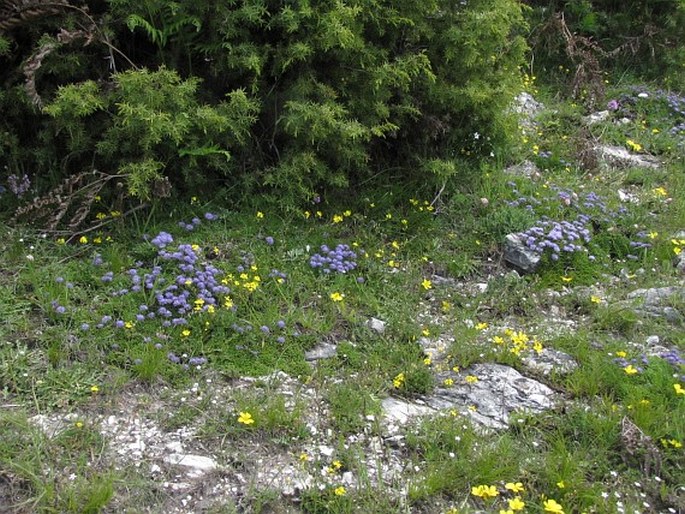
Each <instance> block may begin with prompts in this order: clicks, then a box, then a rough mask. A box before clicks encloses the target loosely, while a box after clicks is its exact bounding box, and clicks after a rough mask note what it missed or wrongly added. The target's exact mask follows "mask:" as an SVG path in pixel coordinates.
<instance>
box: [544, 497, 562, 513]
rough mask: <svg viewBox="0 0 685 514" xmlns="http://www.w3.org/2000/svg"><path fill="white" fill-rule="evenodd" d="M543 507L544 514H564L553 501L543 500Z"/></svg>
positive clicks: (559, 506)
mask: <svg viewBox="0 0 685 514" xmlns="http://www.w3.org/2000/svg"><path fill="white" fill-rule="evenodd" d="M543 506H544V507H545V512H551V513H552V514H564V509H563V508H562V507H561V505H559V504H558V503H557V502H556V501H555V500H553V499H551V498H550V499H549V500H545V503H544V504H543Z"/></svg>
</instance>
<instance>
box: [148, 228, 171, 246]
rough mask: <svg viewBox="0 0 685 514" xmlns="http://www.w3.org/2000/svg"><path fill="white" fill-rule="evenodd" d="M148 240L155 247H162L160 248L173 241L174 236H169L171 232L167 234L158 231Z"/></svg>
mask: <svg viewBox="0 0 685 514" xmlns="http://www.w3.org/2000/svg"><path fill="white" fill-rule="evenodd" d="M150 242H151V243H152V244H153V245H155V246H156V247H157V248H159V249H162V248H165V247H166V246H167V245H169V244H171V243H173V242H174V238H173V237H171V234H169V233H167V232H160V233H159V234H157V235H156V236H155V237H154V239H153V240H152V241H150Z"/></svg>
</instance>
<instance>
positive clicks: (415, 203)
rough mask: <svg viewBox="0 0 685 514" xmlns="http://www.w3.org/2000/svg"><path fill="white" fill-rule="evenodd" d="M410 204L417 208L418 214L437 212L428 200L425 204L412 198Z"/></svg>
mask: <svg viewBox="0 0 685 514" xmlns="http://www.w3.org/2000/svg"><path fill="white" fill-rule="evenodd" d="M409 203H410V204H412V206H414V207H416V210H417V211H418V212H424V211H426V212H433V211H434V210H435V207H433V206H432V205H431V204H430V202H429V201H428V200H424V201H423V202H421V201H419V200H417V199H416V198H410V199H409Z"/></svg>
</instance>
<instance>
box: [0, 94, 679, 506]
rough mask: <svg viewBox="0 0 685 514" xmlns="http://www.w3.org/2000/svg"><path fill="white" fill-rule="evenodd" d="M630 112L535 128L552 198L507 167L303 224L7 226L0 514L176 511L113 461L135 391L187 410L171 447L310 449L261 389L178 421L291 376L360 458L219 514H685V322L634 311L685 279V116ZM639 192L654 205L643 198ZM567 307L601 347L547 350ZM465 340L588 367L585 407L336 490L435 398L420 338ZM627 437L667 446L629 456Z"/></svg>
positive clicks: (143, 221)
mask: <svg viewBox="0 0 685 514" xmlns="http://www.w3.org/2000/svg"><path fill="white" fill-rule="evenodd" d="M614 93H615V97H614V100H612V101H615V103H610V106H609V110H610V115H609V117H608V118H607V119H606V120H605V121H603V122H601V123H599V124H596V125H592V126H590V127H588V128H581V127H582V122H581V118H582V115H583V114H586V113H584V112H583V111H582V110H581V108H580V107H579V106H577V105H572V104H559V105H555V106H554V108H551V107H550V108H548V110H547V112H545V113H543V114H542V116H541V117H540V121H539V123H538V124H537V125H536V126H535V127H534V128H532V129H531V128H530V127H529V128H526V129H523V132H522V136H521V145H520V148H519V157H520V158H521V159H523V158H528V159H531V160H532V161H534V162H535V163H536V164H537V165H538V167H539V169H540V170H541V172H540V175H539V176H536V177H532V178H526V177H521V176H516V175H508V174H506V173H504V172H503V171H502V169H501V166H498V165H496V164H495V163H493V165H492V167H491V168H490V169H487V170H485V171H484V172H483V173H482V175H480V176H478V177H477V178H476V177H475V176H474V175H475V173H466V171H465V172H464V176H463V180H462V182H461V185H460V186H455V187H453V188H451V190H450V189H448V190H446V191H445V192H443V193H442V194H440V195H437V196H436V192H435V191H426V190H423V189H422V188H421V187H420V186H416V187H415V188H414V187H413V186H409V185H406V186H404V187H400V186H396V185H388V184H391V183H392V182H393V181H392V177H380V178H379V179H378V182H377V183H374V184H369V188H368V190H367V191H365V192H363V193H361V194H360V195H358V196H356V197H355V198H347V199H341V198H325V197H324V198H316V199H315V201H313V202H312V203H311V204H309V205H306V206H303V208H302V209H301V212H299V213H292V212H289V213H287V214H284V213H280V212H277V211H274V210H273V209H272V208H270V209H267V208H265V207H264V206H262V205H260V204H259V202H258V201H257V200H255V203H254V204H253V206H252V208H249V209H241V210H233V209H231V208H230V207H229V206H226V205H219V204H215V203H211V202H210V201H206V202H205V200H204V199H202V198H190V199H187V200H185V201H179V202H178V203H176V204H173V206H172V208H171V209H170V210H169V209H167V210H166V212H165V215H162V214H160V213H159V211H157V212H156V211H155V210H154V209H153V210H152V211H151V212H148V213H145V214H142V213H141V212H137V213H134V214H133V215H132V217H129V218H127V219H125V220H124V219H119V218H117V213H116V212H112V211H111V210H110V209H108V207H107V206H106V205H102V206H101V211H102V213H101V214H100V215H99V217H100V218H102V219H108V220H112V221H113V222H112V223H110V224H109V225H107V226H106V227H105V228H103V229H102V230H101V231H93V232H89V233H87V234H82V235H78V236H77V237H74V238H72V239H69V240H65V239H56V238H52V237H42V236H41V235H40V234H39V233H35V232H31V231H29V230H26V229H22V228H11V227H9V226H3V227H2V236H1V238H2V239H1V240H0V247H1V248H2V269H3V271H2V272H1V273H0V299H1V301H0V319H2V324H1V325H0V344H1V346H0V392H1V395H2V396H1V402H2V406H3V408H2V410H1V411H0V433H2V434H3V436H2V439H1V440H0V505H2V506H3V508H6V509H7V511H9V512H100V511H102V512H108V511H112V512H114V511H117V512H124V511H126V512H158V511H159V512H161V511H163V508H162V507H160V505H164V504H165V503H164V502H165V501H166V500H165V499H164V498H162V495H161V493H159V492H155V491H158V489H155V486H154V480H155V479H151V478H150V476H149V475H148V474H146V473H143V472H142V471H141V469H138V468H135V467H129V466H120V465H118V464H117V463H116V462H115V461H114V460H112V458H111V457H110V453H108V447H109V445H110V444H111V442H109V441H108V440H107V439H106V438H105V437H103V436H102V435H101V433H100V431H99V430H98V427H97V425H96V424H95V423H94V422H92V421H91V419H90V418H89V415H88V413H91V414H92V415H93V416H94V415H95V414H103V413H105V414H106V413H107V412H108V409H112V408H113V406H115V405H117V404H118V403H119V402H120V400H121V398H122V397H124V396H126V395H130V394H137V393H140V394H143V395H153V396H154V395H158V396H157V397H158V398H161V399H162V400H160V401H163V399H164V398H167V399H170V400H169V404H168V405H167V408H166V409H163V412H162V413H161V414H158V415H159V416H160V420H161V422H162V424H163V426H164V427H165V428H167V429H169V430H171V429H175V428H178V427H183V426H186V425H189V424H192V423H195V422H197V421H198V420H202V423H201V424H202V429H201V431H200V433H199V435H197V437H198V438H199V439H200V440H201V441H203V442H204V444H205V446H206V447H210V448H211V447H212V445H217V446H220V445H223V444H225V443H226V441H235V442H238V443H240V442H244V443H245V444H248V443H249V442H255V441H256V442H258V443H260V444H263V445H265V446H268V445H274V446H275V447H278V448H281V449H283V448H298V445H302V444H304V443H305V442H306V440H307V438H308V437H309V436H310V434H309V432H308V431H307V428H306V425H307V421H308V419H307V416H308V415H309V414H308V413H307V410H306V408H305V407H304V405H303V404H300V403H298V402H297V401H296V402H295V403H294V404H288V403H286V402H285V401H284V399H283V398H280V397H278V396H274V395H272V394H270V392H269V389H268V386H264V387H263V388H261V389H260V387H259V386H257V387H255V389H254V390H249V391H238V392H236V393H235V395H233V396H232V397H231V399H230V402H229V401H228V399H227V404H226V406H224V407H217V406H216V405H213V404H211V403H210V402H209V401H208V400H205V401H198V402H196V403H193V404H192V405H191V404H184V403H175V402H174V401H173V398H174V394H175V393H174V391H181V390H184V389H187V388H188V387H190V386H191V385H192V384H193V383H196V382H201V381H204V380H206V379H212V380H216V381H220V382H224V383H226V384H230V383H231V381H232V380H235V379H238V378H240V377H245V376H252V377H258V376H264V375H267V374H269V373H271V372H274V371H276V370H280V371H283V372H285V373H287V374H288V375H289V376H291V377H294V378H296V379H297V380H298V381H299V382H300V383H302V384H308V385H310V386H311V387H313V388H314V389H315V390H316V391H317V394H318V395H320V398H321V400H322V401H323V402H324V403H325V404H326V405H327V406H328V410H329V413H328V416H329V425H330V428H331V430H332V434H334V435H333V438H334V439H336V438H337V439H338V442H339V447H338V448H337V449H336V454H335V455H336V457H335V458H333V460H331V462H330V463H329V464H328V468H330V469H329V472H328V475H330V476H332V477H334V479H333V480H328V481H326V482H325V484H326V485H325V486H323V485H322V487H312V488H311V489H308V490H307V491H305V492H303V493H302V495H301V497H300V498H299V499H298V501H297V502H293V501H291V500H289V499H287V498H283V497H281V496H279V495H277V494H273V492H269V491H254V493H253V494H252V495H251V496H249V497H243V498H234V499H233V500H232V501H231V502H228V501H227V502H226V503H225V505H224V506H223V507H222V508H223V509H225V510H220V509H219V508H218V507H216V510H215V511H216V512H220V511H225V512H290V511H293V512H296V511H299V512H388V513H391V512H393V513H394V512H443V513H445V512H449V513H456V512H476V511H481V512H483V511H484V512H500V513H503V512H504V513H510V512H519V511H521V512H553V513H554V512H556V513H561V512H680V511H682V509H685V492H684V491H683V483H685V472H684V469H683V443H684V442H685V369H684V368H683V364H684V362H685V361H684V360H683V359H684V357H683V355H684V354H683V352H685V337H684V332H683V325H682V322H680V323H678V322H676V323H672V322H668V321H665V320H663V319H659V318H642V317H640V316H638V315H637V314H635V312H634V311H633V310H631V309H629V308H627V307H625V306H624V305H622V304H619V303H618V300H622V299H624V298H625V294H626V293H627V292H629V291H632V290H634V289H638V288H647V287H656V286H664V285H677V284H678V283H679V280H680V281H681V280H682V278H679V277H678V275H677V271H676V270H675V269H674V266H673V263H674V260H675V259H677V258H678V255H679V254H680V252H681V251H685V239H683V236H682V235H677V233H678V231H681V230H683V229H685V223H684V222H685V173H684V172H685V161H684V160H683V144H684V141H685V134H684V133H683V128H682V121H683V118H682V115H683V105H685V101H683V100H682V97H679V96H677V95H673V94H670V93H665V92H660V91H656V90H651V89H648V88H642V89H636V88H630V87H617V88H616V89H615V91H614ZM645 95H646V96H645ZM550 101H551V100H550ZM622 119H626V120H628V121H626V122H621V121H620V120H622ZM596 141H603V142H607V143H613V144H616V145H619V146H623V147H625V148H627V149H628V150H630V151H632V152H634V153H650V154H654V155H657V156H658V157H659V159H660V160H662V161H663V162H664V164H663V166H662V167H661V168H659V169H642V168H632V169H627V170H614V169H610V170H604V171H599V170H596V169H595V168H592V169H590V170H589V171H588V170H587V169H585V168H583V167H582V166H581V157H582V156H583V155H586V154H585V153H584V152H585V148H586V146H587V145H589V144H592V143H594V142H596ZM618 189H621V190H622V191H625V192H626V193H628V194H630V195H631V198H634V199H635V201H622V200H621V199H620V198H619V196H618V195H617V193H616V192H617V190H618ZM7 194H9V193H7ZM512 232H522V233H525V234H526V235H527V237H528V238H529V239H530V244H531V245H534V246H535V247H536V248H538V249H539V251H540V252H542V253H543V261H542V265H541V266H540V268H539V270H538V271H537V272H535V273H533V274H531V275H526V276H525V277H523V278H520V279H517V278H515V277H512V276H511V274H509V273H508V270H507V269H505V268H504V266H503V263H502V260H501V259H502V244H503V239H504V236H506V235H507V234H509V233H512ZM550 234H552V236H550ZM612 277H613V278H612ZM479 282H488V288H487V290H486V291H485V292H483V293H482V294H480V295H478V296H476V297H475V298H474V297H471V296H469V295H464V294H460V293H459V288H458V286H459V285H460V284H462V285H469V284H475V283H479ZM550 292H552V293H554V292H556V293H561V294H559V295H556V296H555V295H554V294H552V295H550V294H549V293H550ZM551 306H556V307H557V308H559V309H562V311H563V312H564V313H565V315H566V316H567V317H568V318H569V319H571V320H575V321H576V322H577V329H576V330H574V331H573V332H572V333H563V334H561V333H560V334H557V335H553V336H549V335H544V334H543V333H538V332H537V331H536V329H535V328H533V327H535V326H536V325H539V324H542V323H544V322H545V319H544V318H545V317H544V312H545V311H546V310H547V309H548V308H550V307H551ZM673 307H674V308H675V309H679V310H680V311H681V312H682V311H683V305H678V304H677V302H676V303H674V305H673ZM419 313H422V314H425V315H424V316H419ZM371 317H376V318H378V319H381V320H383V321H384V322H385V323H386V327H387V328H386V330H385V331H384V332H383V333H378V332H376V331H374V330H371V329H370V328H368V327H367V325H366V322H367V320H368V319H369V318H371ZM447 333H449V334H451V335H453V336H454V342H453V343H451V345H450V347H449V349H448V351H449V355H448V360H447V364H448V365H449V367H451V368H453V369H461V370H468V368H469V366H471V365H473V364H475V363H479V362H500V363H504V364H508V365H511V366H514V367H515V368H517V369H521V357H522V356H524V355H526V354H528V353H531V352H536V351H538V350H540V349H541V348H542V347H550V348H556V349H558V350H561V351H564V352H566V353H568V354H570V355H571V356H572V357H573V358H574V359H575V360H576V361H577V362H578V363H579V366H578V368H577V369H576V370H574V371H572V372H571V373H569V374H566V375H563V374H557V373H552V374H550V375H549V376H546V377H537V378H539V379H540V380H542V381H544V382H546V383H547V384H548V385H550V386H551V387H552V388H553V389H555V390H556V391H558V392H559V393H561V394H562V395H563V397H564V399H565V400H564V403H563V405H562V406H560V407H559V408H558V409H556V410H553V411H549V412H547V413H544V414H539V415H527V414H524V413H522V414H521V415H520V416H516V419H515V422H513V423H512V425H511V427H510V428H509V429H507V430H505V431H503V432H500V433H496V434H488V435H484V434H483V432H482V431H480V430H479V429H478V428H477V427H474V426H473V425H472V424H471V422H469V421H468V418H467V417H466V416H464V415H463V413H459V412H456V411H454V412H452V411H450V412H445V413H442V414H441V415H438V416H435V417H432V418H430V419H424V420H423V421H421V422H420V423H418V424H415V425H411V426H409V427H407V428H406V432H405V436H406V443H407V444H406V447H405V448H404V449H403V450H402V452H403V453H402V458H403V459H404V463H405V470H404V471H405V474H404V480H405V483H404V484H385V485H379V484H378V482H377V481H376V482H374V481H372V480H370V479H369V481H368V484H367V486H366V487H359V488H357V489H353V488H350V487H345V486H344V485H343V483H342V481H337V482H336V480H335V477H338V476H342V473H343V472H345V471H351V472H353V473H354V474H356V475H357V476H360V477H363V476H364V474H365V473H368V470H365V469H363V466H362V462H363V459H361V458H360V456H359V455H358V454H357V453H356V450H355V447H354V446H349V445H348V446H347V447H346V445H344V444H343V443H344V441H345V437H346V436H348V435H350V434H355V433H359V432H361V431H363V430H365V429H366V430H370V431H371V432H372V433H373V434H377V435H380V434H382V433H383V428H384V427H383V421H382V419H383V418H382V416H381V409H380V400H381V399H382V398H385V397H388V396H396V397H404V398H407V399H413V398H416V397H417V396H418V395H421V394H428V393H430V392H431V391H432V390H433V389H434V388H435V387H436V385H437V384H436V375H435V373H434V371H435V369H434V363H433V362H431V358H430V356H428V355H426V354H424V353H423V351H422V350H421V347H420V346H419V345H418V343H417V341H418V340H419V339H420V338H421V337H427V338H438V337H440V336H441V334H447ZM654 335H658V336H659V337H660V340H661V341H662V343H663V344H665V345H667V346H668V347H669V348H670V350H669V352H670V353H668V354H664V355H662V356H652V355H650V356H648V355H646V353H645V351H644V348H642V347H640V345H639V343H641V342H644V340H645V339H646V337H648V336H654ZM324 341H329V342H335V343H337V345H338V352H337V355H336V356H334V357H332V358H331V359H328V360H324V361H321V362H320V363H319V364H318V365H317V366H316V367H312V366H311V365H310V364H309V363H308V362H306V360H305V357H304V355H305V352H306V351H309V350H311V349H312V348H315V347H316V346H317V345H318V344H319V343H321V342H324ZM469 380H478V378H477V377H475V376H472V375H467V377H466V381H467V382H468V381H469ZM440 385H446V386H449V385H451V384H449V383H442V384H440ZM160 391H166V392H165V393H164V395H166V396H164V395H162V394H161V393H160ZM160 395H161V396H160ZM53 412H61V413H69V412H73V413H77V414H76V416H75V417H74V418H73V423H72V426H71V427H69V428H68V429H67V430H64V431H61V432H60V433H59V434H58V435H57V436H55V437H50V436H49V435H47V434H46V433H45V432H44V431H42V430H41V429H40V428H39V427H38V426H36V424H35V423H33V422H29V418H31V419H34V417H35V416H36V415H37V414H49V413H53ZM369 420H371V421H369ZM627 423H628V424H630V425H626V424H627ZM626 426H629V427H632V426H634V427H636V428H637V430H638V431H639V433H640V434H642V435H643V436H644V437H648V438H649V441H651V443H650V444H651V445H652V446H653V447H654V448H656V449H655V450H652V449H651V448H652V446H650V445H649V444H647V443H644V441H643V442H642V443H641V444H640V445H638V448H637V449H635V448H630V447H629V446H627V444H628V443H627V442H626V441H625V437H624V436H625V432H626V430H627V429H626ZM295 452H296V453H297V454H298V458H299V459H300V460H301V462H302V465H303V466H307V465H314V463H312V462H308V456H307V454H306V453H302V454H301V455H300V451H299V450H295ZM650 452H652V453H651V454H650ZM249 464H250V463H249V462H246V463H244V465H245V466H249ZM323 483H324V482H322V484H323ZM381 483H382V481H381ZM397 490H403V494H394V493H393V491H397Z"/></svg>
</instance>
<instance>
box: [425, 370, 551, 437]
mask: <svg viewBox="0 0 685 514" xmlns="http://www.w3.org/2000/svg"><path fill="white" fill-rule="evenodd" d="M468 372H469V374H471V375H474V376H476V377H478V382H476V383H474V384H466V385H460V386H458V387H456V386H452V387H445V388H442V387H441V388H438V389H436V391H435V392H434V394H432V395H431V396H430V397H427V398H426V404H427V405H429V406H430V407H433V408H435V409H450V408H457V409H458V410H459V411H460V412H461V413H463V414H467V415H468V416H469V417H471V418H472V419H473V420H474V421H475V422H476V423H479V424H481V425H483V426H485V427H487V428H493V429H503V428H506V427H507V426H508V424H509V415H510V414H511V413H512V412H514V411H526V412H531V413H537V412H542V411H544V410H547V409H550V408H552V407H553V406H554V405H555V403H556V393H555V392H554V391H553V390H552V389H550V388H549V387H547V386H546V385H544V384H542V383H540V382H538V381H537V380H534V379H532V378H528V377H525V376H523V375H522V374H521V373H519V372H518V371H516V370H515V369H514V368H512V367H510V366H504V365H502V364H476V365H474V366H472V367H471V368H470V369H469V370H468ZM469 407H471V409H469ZM473 407H475V410H472V409H473ZM464 409H466V410H464Z"/></svg>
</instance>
